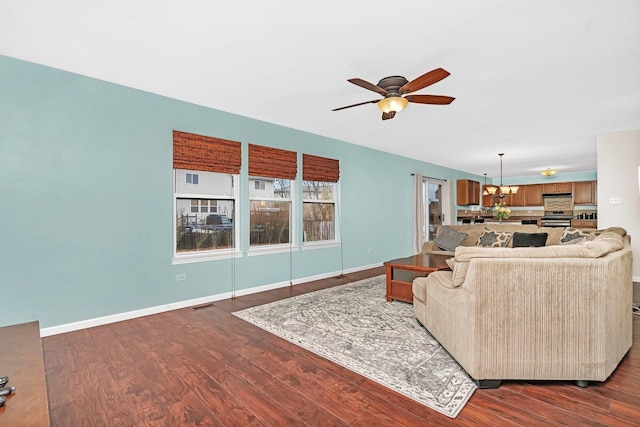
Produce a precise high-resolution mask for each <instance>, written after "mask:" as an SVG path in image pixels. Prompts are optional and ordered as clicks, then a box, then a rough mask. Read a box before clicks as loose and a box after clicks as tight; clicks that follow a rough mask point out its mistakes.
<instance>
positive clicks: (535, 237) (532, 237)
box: [513, 232, 549, 248]
mask: <svg viewBox="0 0 640 427" xmlns="http://www.w3.org/2000/svg"><path fill="white" fill-rule="evenodd" d="M548 236H549V235H548V234H547V233H518V232H515V233H513V247H514V248H529V247H534V248H538V247H541V246H544V245H546V244H547V237H548Z"/></svg>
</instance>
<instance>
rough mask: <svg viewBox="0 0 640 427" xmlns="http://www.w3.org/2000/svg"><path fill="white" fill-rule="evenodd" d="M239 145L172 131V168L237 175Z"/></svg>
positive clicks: (238, 169)
mask: <svg viewBox="0 0 640 427" xmlns="http://www.w3.org/2000/svg"><path fill="white" fill-rule="evenodd" d="M240 147H241V144H240V143H239V142H236V141H228V140H226V139H220V138H213V137H211V136H203V135H195V134H192V133H186V132H179V131H177V130H174V131H173V168H174V169H189V170H197V171H204V172H218V173H230V174H239V173H240V166H241V165H242V155H241V150H240Z"/></svg>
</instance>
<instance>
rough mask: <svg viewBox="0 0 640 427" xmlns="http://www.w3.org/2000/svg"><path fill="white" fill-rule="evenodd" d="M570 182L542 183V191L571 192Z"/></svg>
mask: <svg viewBox="0 0 640 427" xmlns="http://www.w3.org/2000/svg"><path fill="white" fill-rule="evenodd" d="M571 184H572V183H571V182H552V183H549V184H542V192H543V193H546V194H549V193H571V190H572V188H571V187H572V185H571Z"/></svg>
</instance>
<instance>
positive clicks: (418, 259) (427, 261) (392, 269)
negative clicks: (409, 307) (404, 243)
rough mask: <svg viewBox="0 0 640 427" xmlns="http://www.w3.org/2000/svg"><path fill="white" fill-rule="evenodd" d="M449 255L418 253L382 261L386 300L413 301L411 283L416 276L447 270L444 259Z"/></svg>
mask: <svg viewBox="0 0 640 427" xmlns="http://www.w3.org/2000/svg"><path fill="white" fill-rule="evenodd" d="M449 258H453V257H452V256H451V255H434V254H418V255H412V256H408V257H406V258H398V259H392V260H391V261H387V262H385V263H384V266H385V267H386V268H387V295H386V297H387V301H391V300H394V299H395V300H398V301H404V302H410V303H413V290H412V284H413V280H414V279H415V278H416V277H424V276H427V275H428V274H429V273H433V272H434V271H438V270H449V266H448V265H447V263H446V260H448V259H449Z"/></svg>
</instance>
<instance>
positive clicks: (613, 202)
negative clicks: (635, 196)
mask: <svg viewBox="0 0 640 427" xmlns="http://www.w3.org/2000/svg"><path fill="white" fill-rule="evenodd" d="M609 204H610V205H621V204H622V197H609Z"/></svg>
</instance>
